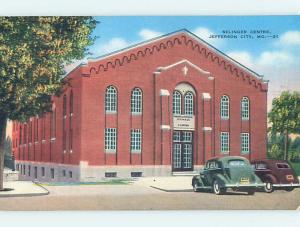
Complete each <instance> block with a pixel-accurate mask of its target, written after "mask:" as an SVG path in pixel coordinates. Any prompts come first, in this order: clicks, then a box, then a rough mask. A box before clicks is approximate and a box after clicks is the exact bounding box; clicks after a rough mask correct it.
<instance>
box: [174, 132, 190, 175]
mask: <svg viewBox="0 0 300 227" xmlns="http://www.w3.org/2000/svg"><path fill="white" fill-rule="evenodd" d="M193 134H194V133H193V132H192V131H173V164H172V169H173V171H192V170H193V147H194V146H193V141H194V139H193V136H194V135H193Z"/></svg>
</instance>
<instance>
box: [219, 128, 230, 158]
mask: <svg viewBox="0 0 300 227" xmlns="http://www.w3.org/2000/svg"><path fill="white" fill-rule="evenodd" d="M223 135H228V150H222V144H223V142H222V136H223ZM220 152H221V153H222V154H228V153H229V152H230V134H229V132H221V134H220Z"/></svg>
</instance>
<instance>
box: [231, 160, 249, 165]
mask: <svg viewBox="0 0 300 227" xmlns="http://www.w3.org/2000/svg"><path fill="white" fill-rule="evenodd" d="M228 165H229V166H236V167H238V166H245V165H246V163H245V162H244V160H230V161H229V162H228Z"/></svg>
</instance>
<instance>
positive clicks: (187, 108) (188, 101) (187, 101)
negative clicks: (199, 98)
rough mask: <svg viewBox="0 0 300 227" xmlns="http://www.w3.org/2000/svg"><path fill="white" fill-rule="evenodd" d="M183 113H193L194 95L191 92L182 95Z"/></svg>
mask: <svg viewBox="0 0 300 227" xmlns="http://www.w3.org/2000/svg"><path fill="white" fill-rule="evenodd" d="M184 114H186V115H193V114H194V96H193V94H192V93H191V92H188V93H186V95H185V96H184Z"/></svg>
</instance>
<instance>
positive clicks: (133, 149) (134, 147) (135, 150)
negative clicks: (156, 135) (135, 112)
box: [130, 129, 143, 153]
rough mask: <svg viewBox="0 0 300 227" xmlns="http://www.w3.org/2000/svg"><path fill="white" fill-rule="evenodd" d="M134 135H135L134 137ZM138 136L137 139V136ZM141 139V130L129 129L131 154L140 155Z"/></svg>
mask: <svg viewBox="0 0 300 227" xmlns="http://www.w3.org/2000/svg"><path fill="white" fill-rule="evenodd" d="M134 133H136V135H135V136H134ZM138 134H139V137H138V136H137V135H138ZM142 137H143V134H142V130H141V129H131V130H130V152H131V153H141V152H142V144H143V143H142V140H143V139H142ZM134 138H135V141H134V145H132V143H133V139H134ZM138 138H139V140H137V139H138ZM138 147H139V148H138Z"/></svg>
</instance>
